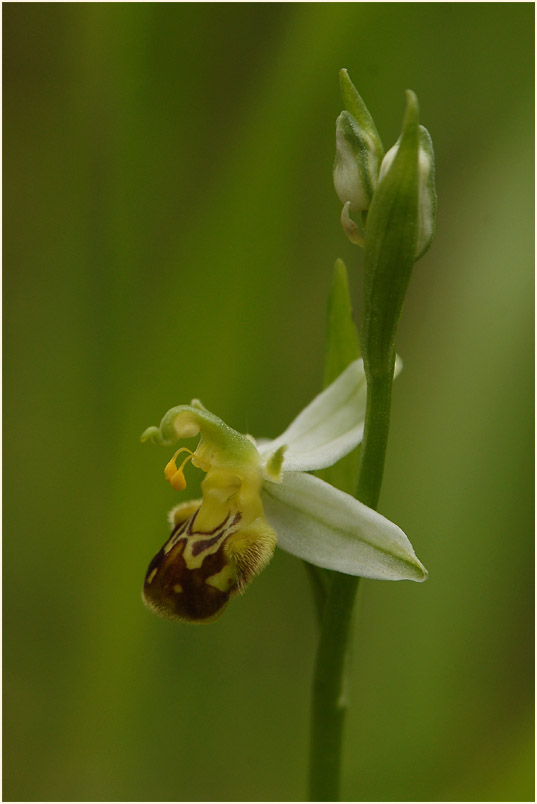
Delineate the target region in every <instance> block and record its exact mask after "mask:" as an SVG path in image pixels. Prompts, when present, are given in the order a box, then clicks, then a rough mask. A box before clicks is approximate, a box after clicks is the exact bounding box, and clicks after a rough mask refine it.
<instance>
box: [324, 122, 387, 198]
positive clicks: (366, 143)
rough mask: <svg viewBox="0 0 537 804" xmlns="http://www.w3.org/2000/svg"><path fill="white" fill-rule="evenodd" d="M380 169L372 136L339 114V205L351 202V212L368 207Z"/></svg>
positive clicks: (336, 167) (336, 184) (336, 166)
mask: <svg viewBox="0 0 537 804" xmlns="http://www.w3.org/2000/svg"><path fill="white" fill-rule="evenodd" d="M379 167H380V165H379V162H378V159H377V154H376V152H375V150H374V149H373V145H372V140H371V137H370V136H369V135H368V134H367V132H366V131H363V130H361V129H360V127H359V126H358V123H357V122H356V120H354V118H353V117H352V116H351V115H350V114H349V113H348V112H341V114H340V115H339V117H338V119H337V121H336V160H335V162H334V187H335V190H336V193H337V195H338V198H339V200H340V201H341V203H342V204H346V203H347V202H350V206H349V211H350V212H355V213H356V212H363V211H364V210H366V209H367V208H368V207H369V203H370V201H371V197H372V195H373V190H374V189H375V186H376V184H377V177H378V173H379Z"/></svg>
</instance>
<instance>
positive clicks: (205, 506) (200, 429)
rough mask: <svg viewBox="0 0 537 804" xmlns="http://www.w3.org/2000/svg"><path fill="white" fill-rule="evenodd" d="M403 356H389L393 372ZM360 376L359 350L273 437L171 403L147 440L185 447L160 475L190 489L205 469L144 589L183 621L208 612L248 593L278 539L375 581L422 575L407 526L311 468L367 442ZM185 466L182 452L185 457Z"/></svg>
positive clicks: (158, 607)
mask: <svg viewBox="0 0 537 804" xmlns="http://www.w3.org/2000/svg"><path fill="white" fill-rule="evenodd" d="M399 368H400V362H399V361H398V362H397V364H396V373H397V371H398V370H399ZM365 407H366V380H365V374H364V368H363V362H362V360H361V359H360V360H356V361H354V362H353V363H351V364H350V365H349V366H348V368H347V369H346V370H345V371H344V372H343V373H342V374H341V375H340V376H339V377H338V378H337V379H336V380H335V381H334V382H333V383H332V384H331V385H330V386H328V387H327V388H326V389H325V390H324V391H323V392H322V393H320V394H319V395H318V396H317V397H316V398H315V399H314V400H313V402H311V403H310V404H309V405H308V406H307V407H306V408H305V409H304V410H303V411H302V412H301V413H300V414H299V415H298V416H297V417H296V419H294V421H293V422H292V423H291V425H290V426H289V427H288V428H287V430H286V431H285V432H284V433H283V434H282V435H281V436H279V437H278V438H276V439H274V440H272V441H267V440H259V441H256V440H255V439H254V438H252V437H251V436H248V435H241V434H240V433H238V432H237V431H235V430H233V429H232V428H231V427H229V426H228V425H227V424H225V423H224V422H223V421H222V420H221V419H219V418H218V417H217V416H215V415H213V414H212V413H210V412H209V411H208V410H206V409H205V408H204V407H203V405H202V404H201V403H200V402H199V401H197V400H193V402H192V403H191V404H190V405H179V406H178V407H175V408H172V409H171V410H169V411H168V412H167V413H166V414H165V416H164V417H163V419H162V421H161V423H160V426H159V427H149V428H148V429H147V430H146V431H145V432H144V433H143V435H142V441H147V440H151V441H154V442H156V443H158V444H162V445H165V446H173V445H175V444H176V443H177V442H178V441H180V440H182V439H188V438H193V437H195V436H201V437H200V439H199V442H198V444H197V446H196V448H195V449H194V450H193V451H191V450H189V449H187V448H186V447H180V448H179V449H178V450H177V451H176V452H175V454H174V456H173V457H172V458H171V460H170V461H169V462H168V463H167V465H166V467H165V470H164V473H165V477H166V479H167V480H168V481H169V482H170V484H171V485H172V487H173V488H175V489H177V490H178V491H182V490H183V489H184V488H185V487H186V480H185V476H184V466H185V464H186V463H187V462H188V461H190V462H191V463H192V464H193V465H194V466H196V467H197V468H199V469H201V470H202V471H203V472H204V473H205V478H204V480H203V481H202V484H201V488H202V498H201V499H200V500H192V501H189V502H185V503H181V504H180V505H178V506H176V507H175V508H174V509H173V510H172V512H171V514H170V520H171V524H172V528H173V529H172V533H171V535H170V537H169V539H168V541H167V542H166V544H165V545H164V546H163V547H162V549H161V550H160V551H159V552H158V553H157V555H156V556H155V557H154V558H153V560H152V561H151V563H150V565H149V568H148V570H147V574H146V578H145V583H144V590H143V598H144V601H145V603H146V604H147V605H148V606H149V608H151V609H152V610H154V611H155V612H156V613H158V614H160V615H162V616H164V617H169V618H172V619H175V620H179V621H182V622H213V621H214V620H216V619H217V618H218V617H219V616H220V615H221V614H222V612H223V611H224V608H225V607H226V605H227V603H228V601H229V599H230V598H231V597H233V596H235V595H237V594H240V593H241V592H243V591H244V589H245V587H246V586H247V584H248V583H249V581H250V580H251V579H252V578H253V577H254V576H255V575H256V574H257V573H259V572H260V571H261V570H262V569H263V568H264V567H265V566H266V564H267V563H268V561H269V560H270V558H271V556H272V554H273V552H274V549H275V547H276V545H278V546H279V547H281V548H283V549H284V550H286V551H287V552H289V553H292V554H293V555H295V556H298V557H299V558H302V559H304V560H306V561H309V562H310V563H311V564H314V565H316V566H318V567H325V568H327V569H330V570H337V571H339V572H342V573H347V574H349V575H360V576H363V577H365V578H376V579H380V580H392V581H398V580H405V579H407V580H413V581H423V580H425V578H426V577H427V571H426V570H425V568H424V567H423V565H422V564H421V562H420V561H419V560H418V558H417V557H416V555H415V553H414V550H413V548H412V545H411V544H410V542H409V540H408V539H407V537H406V536H405V534H404V533H403V531H402V530H401V529H400V528H398V527H397V525H394V524H393V523H392V522H390V521H389V520H387V519H385V518H384V517H383V516H381V515H380V514H378V513H377V512H376V511H373V510H372V509H370V508H368V507H367V506H365V505H363V504H362V503H361V502H359V501H358V500H356V499H354V497H351V496H350V495H349V494H345V493H344V492H342V491H339V490H338V489H336V488H334V487H333V486H331V485H329V484H328V483H325V482H324V481H323V480H320V479H319V478H318V477H315V476H313V475H311V474H308V473H309V472H311V471H313V470H317V469H323V468H325V467H327V466H331V465H332V464H334V463H336V462H337V461H338V460H339V459H340V458H342V457H343V456H344V455H346V454H347V453H349V452H351V451H352V450H353V449H354V448H355V447H356V446H357V445H358V444H359V443H360V442H361V440H362V435H363V428H364V419H365ZM185 453H186V457H185V458H184V459H183V461H182V463H181V464H180V466H179V467H178V466H177V459H178V456H179V455H180V454H181V455H184V454H185Z"/></svg>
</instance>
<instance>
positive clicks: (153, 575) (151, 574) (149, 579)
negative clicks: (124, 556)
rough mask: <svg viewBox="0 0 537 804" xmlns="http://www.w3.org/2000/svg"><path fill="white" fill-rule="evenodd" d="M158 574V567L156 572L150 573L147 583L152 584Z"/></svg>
mask: <svg viewBox="0 0 537 804" xmlns="http://www.w3.org/2000/svg"><path fill="white" fill-rule="evenodd" d="M157 572H158V567H155V569H154V570H151V572H150V573H149V575H148V577H147V583H151V581H152V580H153V578H154V577H155V575H156V574H157Z"/></svg>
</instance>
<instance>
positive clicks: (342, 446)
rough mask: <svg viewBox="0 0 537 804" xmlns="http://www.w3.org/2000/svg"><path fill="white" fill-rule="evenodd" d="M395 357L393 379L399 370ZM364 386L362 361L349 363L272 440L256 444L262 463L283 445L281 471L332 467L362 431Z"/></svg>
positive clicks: (357, 440) (302, 470)
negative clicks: (284, 449)
mask: <svg viewBox="0 0 537 804" xmlns="http://www.w3.org/2000/svg"><path fill="white" fill-rule="evenodd" d="M402 365H403V364H402V361H401V359H400V358H399V357H398V358H397V359H396V362H395V372H394V377H397V375H398V374H399V372H400V371H401V369H402ZM366 398H367V383H366V379H365V373H364V364H363V360H362V359H361V358H360V359H358V360H355V361H354V362H353V363H351V364H350V365H349V366H347V368H346V369H345V371H343V372H342V374H340V375H339V377H338V378H337V379H336V380H334V382H333V383H332V384H331V385H329V386H328V388H325V389H324V391H322V392H321V393H320V394H318V396H316V397H315V399H314V400H313V401H312V402H310V404H309V405H308V406H307V407H305V408H304V410H303V411H302V412H301V413H299V414H298V416H297V417H296V419H294V421H292V422H291V424H290V425H289V427H288V428H287V430H286V431H285V432H284V433H282V435H281V436H278V438H275V439H274V440H273V441H268V442H266V441H262V442H261V443H260V442H259V441H258V442H257V445H258V450H259V452H260V454H261V458H262V459H263V460H265V461H266V460H267V458H268V456H269V455H271V454H272V453H274V452H275V451H276V450H277V449H278V448H279V447H281V446H282V445H284V444H286V445H287V451H286V453H285V456H284V461H283V470H284V472H309V471H312V470H314V469H324V468H325V467H327V466H332V465H333V464H334V463H336V462H337V461H339V460H340V459H341V458H343V456H344V455H347V454H348V453H349V452H352V450H353V449H354V448H355V447H356V446H358V444H359V443H360V442H361V440H362V436H363V432H364V420H365V407H366Z"/></svg>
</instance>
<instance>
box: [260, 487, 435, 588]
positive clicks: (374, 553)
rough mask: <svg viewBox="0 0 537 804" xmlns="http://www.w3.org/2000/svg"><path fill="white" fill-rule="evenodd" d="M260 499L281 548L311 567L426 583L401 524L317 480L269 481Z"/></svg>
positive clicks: (422, 569)
mask: <svg viewBox="0 0 537 804" xmlns="http://www.w3.org/2000/svg"><path fill="white" fill-rule="evenodd" d="M262 499H263V506H264V510H265V515H266V517H267V520H268V522H269V524H270V525H271V527H273V528H274V530H275V531H276V533H277V534H278V545H279V547H281V548H283V549H284V550H286V551H287V552H288V553H292V554H293V555H295V556H298V557H299V558H303V559H305V560H306V561H309V562H310V564H315V565H316V566H318V567H325V568H326V569H331V570H337V571H338V572H343V573H346V574H348V575H360V576H362V577H364V578H375V579H377V580H385V581H401V580H411V581H424V580H425V579H426V578H427V570H426V569H425V567H424V566H423V564H421V562H420V561H419V559H418V558H417V557H416V554H415V553H414V550H413V548H412V545H411V544H410V542H409V540H408V539H407V537H406V536H405V534H404V533H403V531H402V530H401V529H400V528H398V527H397V525H394V524H393V522H390V521H389V520H388V519H386V518H385V517H383V516H381V515H380V514H378V513H377V512H376V511H373V510H372V509H371V508H368V507H367V506H365V505H363V504H362V503H361V502H359V501H358V500H355V499H354V497H351V496H350V495H349V494H345V493H344V492H342V491H339V490H338V489H336V488H334V487H333V486H330V485H329V484H328V483H325V482H324V481H323V480H320V479H319V478H317V477H314V476H313V475H307V474H303V473H301V472H285V473H284V475H283V482H282V483H281V484H275V483H270V482H267V481H265V483H264V485H263V491H262Z"/></svg>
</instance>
